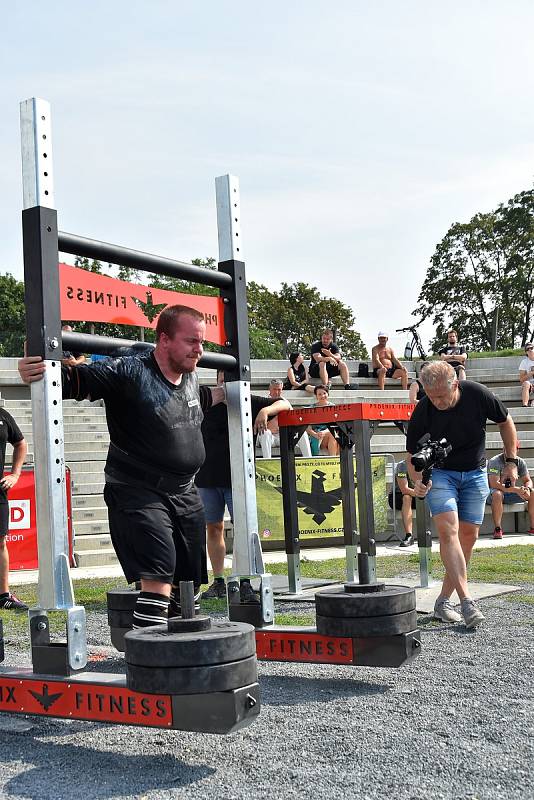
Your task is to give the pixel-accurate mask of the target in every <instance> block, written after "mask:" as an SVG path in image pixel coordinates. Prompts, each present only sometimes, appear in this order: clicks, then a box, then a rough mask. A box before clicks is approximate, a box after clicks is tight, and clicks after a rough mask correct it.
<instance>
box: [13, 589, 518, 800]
mask: <svg viewBox="0 0 534 800" xmlns="http://www.w3.org/2000/svg"><path fill="white" fill-rule="evenodd" d="M522 593H523V594H527V593H528V594H530V595H531V596H532V595H533V594H534V585H531V586H528V587H525V588H524V591H523V592H522ZM480 606H481V608H482V609H483V611H484V613H485V614H486V623H485V625H484V627H483V628H480V629H479V630H478V631H474V632H470V631H467V630H466V629H465V628H464V627H463V626H462V625H456V626H446V625H440V624H438V623H433V622H431V621H430V619H429V618H428V617H421V619H420V625H421V631H422V642H423V648H422V652H421V655H420V656H419V658H417V659H416V660H415V661H414V662H413V663H411V664H409V665H407V666H404V667H401V668H400V669H399V670H386V669H365V668H357V667H343V666H326V665H304V664H281V663H263V664H260V669H259V671H260V683H261V687H262V693H263V704H262V711H261V715H260V717H259V719H258V721H257V722H256V723H255V724H253V725H252V726H251V727H249V728H246V729H245V730H244V731H241V732H238V733H235V734H232V735H231V736H226V737H216V736H207V735H201V734H189V733H181V732H179V731H164V730H153V729H139V728H133V727H120V726H113V725H107V724H98V723H91V722H80V721H72V722H71V721H65V720H54V719H47V720H43V719H42V718H35V717H33V718H22V717H13V716H6V715H2V716H0V725H1V727H2V729H3V730H1V731H0V735H1V736H2V759H1V763H0V797H1V798H17V799H18V798H32V800H40V799H41V798H43V799H44V798H47V799H48V798H50V800H63V798H80V797H81V798H83V800H104V799H105V798H117V799H118V798H151V799H152V798H175V797H176V798H182V797H183V798H185V797H187V798H188V800H196V799H197V798H198V799H199V800H200V798H202V800H204V798H210V797H217V798H219V797H220V798H221V800H223V799H226V798H236V799H237V798H247V800H258V799H259V798H282V797H283V798H293V797H299V798H300V797H311V798H315V797H325V798H343V800H346V798H347V795H349V793H350V794H352V795H353V797H354V798H355V799H357V800H383V799H384V798H391V797H394V798H395V800H404V799H405V798H406V799H408V798H410V799H412V798H413V799H415V798H417V799H419V798H432V800H442V799H443V800H445V799H447V800H448V798H455V800H463V799H464V798H465V800H468V799H469V800H474V799H475V798H477V800H496V799H497V798H499V800H501V799H502V800H504V798H506V800H514V799H515V798H518V800H519V798H521V800H525V798H534V723H533V715H534V702H533V701H534V679H533V678H534V675H533V666H532V662H533V654H534V606H533V605H530V604H528V603H526V602H521V600H520V595H518V596H514V595H508V596H507V597H502V596H501V597H498V598H490V599H487V600H484V601H481V603H480ZM283 608H284V610H289V609H288V606H287V604H284V606H283ZM298 610H299V611H304V610H305V609H304V608H303V607H302V605H301V604H299V605H298ZM88 642H89V646H90V652H97V653H101V654H103V655H105V656H106V657H107V658H106V660H105V661H104V662H102V663H101V664H100V665H99V668H104V669H106V670H108V671H115V670H117V669H120V665H121V661H120V659H119V658H118V657H117V656H116V655H115V654H114V653H112V651H111V649H108V645H109V636H108V634H107V627H106V618H105V615H103V614H95V613H90V614H88ZM6 650H7V657H6V662H7V663H11V664H12V663H15V661H16V660H17V659H18V661H19V663H21V662H22V661H26V660H27V651H24V650H23V648H22V646H21V643H17V642H14V641H13V642H9V643H6ZM17 654H18V655H17Z"/></svg>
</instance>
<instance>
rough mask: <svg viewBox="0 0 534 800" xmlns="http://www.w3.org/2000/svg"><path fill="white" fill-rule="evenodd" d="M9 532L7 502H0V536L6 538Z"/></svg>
mask: <svg viewBox="0 0 534 800" xmlns="http://www.w3.org/2000/svg"><path fill="white" fill-rule="evenodd" d="M8 530H9V504H8V502H7V500H4V501H0V536H7V533H8Z"/></svg>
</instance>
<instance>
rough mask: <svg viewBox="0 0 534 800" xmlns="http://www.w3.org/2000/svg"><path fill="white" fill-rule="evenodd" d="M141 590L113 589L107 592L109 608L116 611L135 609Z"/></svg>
mask: <svg viewBox="0 0 534 800" xmlns="http://www.w3.org/2000/svg"><path fill="white" fill-rule="evenodd" d="M139 595H140V592H138V591H136V590H135V589H111V591H109V592H108V593H107V598H108V609H111V608H113V609H114V610H115V611H133V608H134V606H135V604H136V602H137V598H138V597H139Z"/></svg>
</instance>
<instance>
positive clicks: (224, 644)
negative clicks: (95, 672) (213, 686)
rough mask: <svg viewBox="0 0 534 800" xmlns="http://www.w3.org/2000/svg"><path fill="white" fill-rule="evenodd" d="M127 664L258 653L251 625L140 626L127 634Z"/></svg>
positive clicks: (182, 663) (193, 662)
mask: <svg viewBox="0 0 534 800" xmlns="http://www.w3.org/2000/svg"><path fill="white" fill-rule="evenodd" d="M124 641H125V644H126V650H125V658H126V661H127V662H128V664H136V665H138V666H140V667H195V666H204V665H206V664H208V665H209V664H224V663H225V662H227V661H240V660H241V659H243V658H249V656H252V655H254V654H255V653H256V636H255V632H254V628H253V627H252V625H247V624H245V623H243V622H214V623H212V626H211V628H210V629H209V630H208V631H198V632H196V631H194V632H192V633H191V632H186V633H171V632H169V631H168V629H167V626H166V625H157V626H154V627H152V628H139V629H138V630H135V631H129V632H128V633H127V634H126V636H125V637H124Z"/></svg>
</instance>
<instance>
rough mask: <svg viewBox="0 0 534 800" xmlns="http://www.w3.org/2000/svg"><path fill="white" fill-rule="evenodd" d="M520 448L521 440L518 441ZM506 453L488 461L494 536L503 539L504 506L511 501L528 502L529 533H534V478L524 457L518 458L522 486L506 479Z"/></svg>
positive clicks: (489, 499) (489, 498)
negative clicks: (504, 478)
mask: <svg viewBox="0 0 534 800" xmlns="http://www.w3.org/2000/svg"><path fill="white" fill-rule="evenodd" d="M517 448H518V449H519V442H518V443H517ZM505 458H506V456H505V453H499V455H498V456H493V458H490V460H489V461H488V480H489V486H490V496H489V497H488V499H487V502H488V503H489V504H490V505H491V513H492V516H493V524H494V526H495V527H494V530H493V538H494V539H502V537H503V531H502V527H501V521H502V515H503V506H504V505H507V504H509V503H521V502H525V503H526V504H527V510H528V517H529V520H530V528H529V531H528V533H529V534H530V535H531V536H532V535H534V489H533V486H532V480H531V477H530V475H529V472H528V467H527V464H526V461H525V460H524V459H523V458H518V459H517V460H518V462H519V464H518V466H517V473H518V476H519V480H520V481H521V484H520V486H514V484H513V483H512V482H511V481H510V480H506V481H504V480H503V478H502V473H503V471H504V468H505V466H506V460H505Z"/></svg>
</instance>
